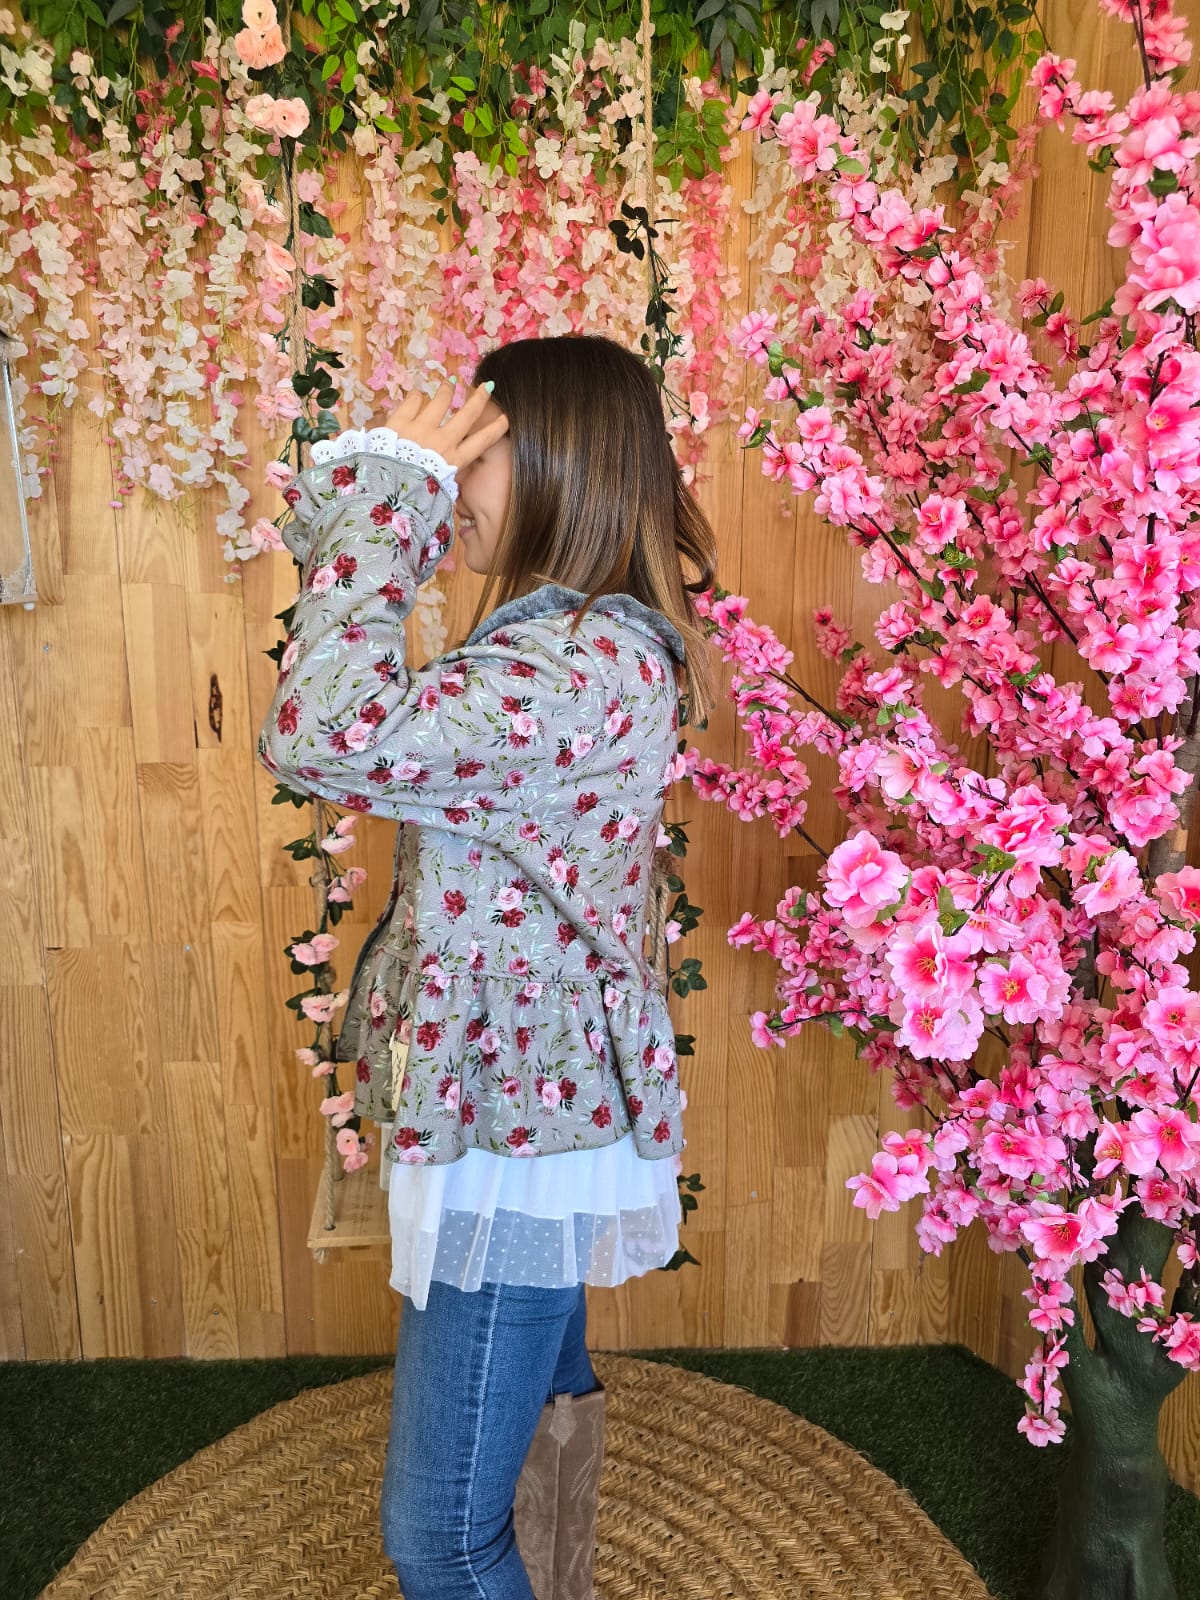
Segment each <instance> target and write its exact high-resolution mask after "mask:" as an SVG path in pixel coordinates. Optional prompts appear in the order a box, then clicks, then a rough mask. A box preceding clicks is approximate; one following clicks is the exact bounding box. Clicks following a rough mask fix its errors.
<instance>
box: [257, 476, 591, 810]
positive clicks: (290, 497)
mask: <svg viewBox="0 0 1200 1600" xmlns="http://www.w3.org/2000/svg"><path fill="white" fill-rule="evenodd" d="M456 492H457V486H456V485H455V484H454V483H453V474H452V472H450V473H448V475H447V478H446V481H441V480H439V478H438V477H437V476H434V475H432V474H430V473H428V472H427V471H426V470H425V469H424V468H423V467H422V466H421V465H418V464H416V463H410V462H405V461H402V460H396V459H392V458H390V457H388V456H385V455H377V454H370V453H367V452H360V453H356V454H353V455H351V456H349V457H348V458H344V459H341V460H336V461H328V462H323V463H319V464H316V465H314V466H311V467H309V468H307V469H306V470H305V471H304V472H302V473H300V474H299V476H298V477H296V478H295V479H293V480H292V482H291V483H290V484H289V485H288V486H287V488H286V489H285V490H284V498H285V499H286V500H287V501H288V503H289V504H290V505H291V506H292V508H293V511H294V512H295V521H294V522H290V523H288V524H287V526H286V527H285V528H284V529H283V530H282V538H283V541H284V543H285V544H286V545H287V547H288V549H289V550H291V551H292V553H293V554H294V555H295V556H296V557H297V559H298V560H300V562H301V563H302V572H301V588H300V594H299V596H298V598H297V601H296V605H295V610H294V613H293V617H292V622H291V627H290V629H289V631H288V635H287V640H286V643H285V648H284V651H283V654H282V656H281V658H280V671H279V679H278V683H277V686H276V689H275V695H274V698H273V700H272V702H271V707H270V710H269V711H268V713H267V717H266V720H265V722H264V724H263V727H262V730H261V732H260V734H259V738H258V746H257V756H258V759H259V761H260V762H261V763H262V765H263V766H264V767H265V768H266V769H267V771H268V772H270V773H272V774H273V775H274V776H275V777H277V778H278V779H280V780H281V781H282V782H284V783H286V784H287V785H288V787H289V788H293V789H296V790H298V791H300V792H302V793H308V794H314V795H320V796H322V797H323V798H325V799H327V800H329V801H331V802H332V803H333V804H335V805H338V806H344V807H346V808H348V809H351V810H357V811H366V812H370V813H372V814H373V815H376V816H382V817H390V818H394V819H395V820H397V821H402V822H414V823H417V824H419V825H423V826H432V827H437V828H449V829H451V830H453V831H455V832H463V833H467V834H471V835H476V836H481V837H486V836H488V835H489V834H495V833H496V831H497V830H498V829H499V828H500V827H501V826H502V825H503V824H504V823H507V822H509V821H511V820H512V819H513V818H514V817H527V816H528V815H529V812H530V807H531V805H532V803H533V802H532V800H531V797H530V793H531V790H535V789H536V790H537V791H538V795H539V803H540V804H542V805H545V804H553V791H554V790H556V789H561V787H562V786H563V784H564V783H565V782H567V781H569V774H568V773H566V772H564V771H563V764H562V763H556V761H555V756H556V754H557V753H558V749H559V744H558V742H557V740H556V736H557V735H559V734H561V733H562V732H563V730H564V728H565V729H566V730H567V731H568V733H569V732H570V731H572V730H573V729H574V728H575V727H577V726H578V725H579V719H580V717H582V716H584V715H585V713H584V711H583V710H582V709H581V706H582V703H583V701H584V700H585V698H586V699H587V703H588V704H589V705H590V704H591V698H594V697H595V690H594V689H592V688H591V687H590V685H589V681H588V679H587V678H586V677H585V676H584V675H583V674H580V673H579V672H577V671H573V670H572V666H571V663H570V661H569V660H568V659H566V658H565V657H563V656H562V655H560V654H559V653H558V652H557V651H555V650H554V649H553V648H552V647H549V646H547V645H546V644H544V643H542V642H539V641H538V640H537V639H536V638H533V639H530V637H529V636H528V634H527V633H525V634H522V633H520V632H518V631H514V630H507V631H506V632H505V633H503V634H500V633H498V634H497V635H496V636H495V640H496V642H493V643H488V642H487V641H479V642H478V643H476V644H475V645H472V646H466V645H464V646H462V647H460V648H458V649H456V650H452V651H449V652H448V653H447V654H445V655H442V656H438V657H437V658H436V659H435V660H433V661H431V662H430V663H429V664H428V665H427V666H425V667H422V668H420V669H419V670H415V671H414V670H413V669H412V668H410V667H408V666H407V665H406V659H405V658H406V655H407V640H406V636H405V628H404V619H405V618H406V617H407V616H408V615H409V613H410V612H411V611H412V610H413V607H414V605H415V604H416V593H417V589H418V587H419V586H420V585H421V584H422V583H425V582H426V581H427V580H428V579H429V578H431V577H432V576H433V573H434V571H435V570H436V568H437V565H438V562H439V561H440V560H441V559H442V557H443V556H444V555H445V554H446V552H447V550H449V549H450V546H451V543H452V539H453V534H452V530H451V523H450V517H451V511H452V505H453V500H452V496H453V495H454V494H455V493H456ZM589 697H591V698H589ZM567 742H569V740H568V741H567ZM566 764H567V766H569V765H570V761H568V762H567V763H566ZM548 775H549V780H550V781H549V785H548V784H547V777H548Z"/></svg>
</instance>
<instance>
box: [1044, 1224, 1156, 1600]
mask: <svg viewBox="0 0 1200 1600" xmlns="http://www.w3.org/2000/svg"><path fill="white" fill-rule="evenodd" d="M1172 1239H1173V1234H1172V1232H1171V1230H1170V1229H1168V1228H1165V1227H1163V1225H1162V1224H1161V1223H1158V1222H1152V1221H1150V1220H1148V1219H1147V1218H1146V1217H1144V1216H1142V1214H1141V1212H1140V1211H1139V1210H1138V1209H1137V1207H1136V1206H1130V1207H1129V1209H1128V1210H1127V1211H1125V1212H1124V1213H1122V1216H1121V1224H1120V1228H1119V1231H1118V1233H1117V1235H1116V1237H1115V1238H1114V1239H1113V1240H1112V1241H1111V1244H1110V1248H1109V1252H1108V1255H1107V1256H1106V1257H1104V1258H1103V1259H1101V1260H1100V1261H1094V1262H1089V1263H1088V1264H1087V1265H1086V1266H1085V1267H1084V1269H1083V1280H1084V1290H1085V1292H1086V1294H1087V1301H1088V1307H1089V1309H1090V1311H1091V1313H1092V1322H1093V1324H1094V1326H1095V1329H1096V1346H1095V1349H1089V1348H1088V1346H1087V1344H1086V1343H1085V1342H1084V1338H1083V1329H1082V1326H1081V1323H1080V1317H1081V1312H1082V1308H1077V1310H1076V1322H1075V1326H1074V1327H1073V1328H1071V1329H1069V1330H1068V1333H1067V1348H1068V1351H1069V1353H1070V1357H1071V1362H1070V1365H1069V1366H1068V1367H1066V1368H1065V1369H1064V1371H1063V1387H1064V1388H1065V1389H1066V1392H1067V1395H1068V1397H1069V1399H1070V1402H1071V1437H1070V1441H1069V1444H1068V1446H1067V1451H1068V1458H1067V1460H1066V1462H1065V1463H1064V1468H1063V1477H1062V1481H1061V1483H1060V1485H1059V1499H1058V1523H1057V1526H1056V1528H1055V1531H1054V1538H1053V1540H1052V1542H1051V1546H1050V1549H1049V1551H1048V1552H1047V1557H1048V1559H1047V1563H1046V1565H1047V1572H1048V1576H1046V1577H1045V1579H1044V1581H1043V1584H1042V1587H1041V1590H1040V1596H1041V1600H1176V1590H1175V1583H1174V1580H1173V1579H1172V1577H1171V1572H1170V1568H1169V1567H1168V1565H1167V1552H1166V1545H1165V1543H1164V1539H1163V1514H1164V1511H1165V1507H1166V1496H1167V1483H1168V1481H1169V1480H1168V1474H1167V1467H1166V1462H1165V1461H1164V1460H1163V1458H1162V1452H1161V1451H1160V1450H1159V1447H1158V1416H1159V1412H1160V1411H1161V1409H1162V1404H1163V1401H1164V1400H1165V1399H1166V1398H1167V1396H1168V1395H1169V1394H1170V1393H1171V1391H1172V1390H1173V1389H1175V1388H1177V1387H1178V1385H1179V1384H1180V1383H1182V1382H1183V1380H1184V1378H1185V1377H1186V1376H1187V1372H1186V1370H1185V1369H1184V1368H1183V1367H1181V1366H1179V1365H1178V1363H1176V1362H1174V1361H1172V1360H1170V1358H1169V1357H1168V1356H1166V1355H1165V1354H1164V1353H1163V1351H1162V1349H1161V1347H1160V1346H1158V1345H1156V1344H1154V1343H1153V1342H1152V1341H1151V1338H1150V1335H1149V1334H1145V1333H1139V1332H1138V1331H1137V1326H1136V1323H1135V1322H1134V1320H1133V1319H1131V1318H1129V1317H1124V1316H1122V1315H1121V1313H1120V1312H1119V1311H1114V1310H1113V1308H1112V1307H1111V1306H1110V1305H1109V1303H1108V1298H1107V1296H1106V1295H1105V1293H1104V1290H1103V1289H1102V1288H1101V1287H1100V1279H1101V1278H1102V1277H1103V1275H1104V1273H1105V1272H1107V1271H1108V1269H1109V1268H1110V1267H1115V1268H1116V1269H1117V1271H1119V1272H1120V1273H1121V1275H1122V1276H1123V1277H1124V1278H1125V1280H1126V1282H1128V1281H1130V1280H1131V1279H1136V1278H1137V1276H1138V1270H1139V1268H1141V1267H1145V1269H1146V1272H1147V1275H1148V1276H1150V1277H1153V1278H1161V1274H1162V1270H1163V1267H1164V1265H1165V1263H1166V1260H1167V1256H1168V1254H1169V1252H1170V1249H1171V1242H1172Z"/></svg>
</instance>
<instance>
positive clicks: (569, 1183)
mask: <svg viewBox="0 0 1200 1600" xmlns="http://www.w3.org/2000/svg"><path fill="white" fill-rule="evenodd" d="M382 1127H383V1131H384V1134H385V1136H386V1134H387V1133H388V1132H389V1127H388V1124H386V1123H385V1124H383V1125H382ZM680 1165H681V1163H680V1161H679V1158H678V1157H675V1158H674V1159H672V1158H667V1159H665V1160H663V1161H644V1160H642V1158H641V1157H640V1156H638V1154H637V1152H636V1149H635V1148H634V1144H633V1140H632V1138H631V1137H630V1136H629V1135H626V1136H625V1137H624V1138H623V1139H619V1140H617V1141H616V1142H615V1143H614V1144H612V1145H606V1146H604V1147H603V1148H602V1149H599V1150H577V1151H566V1152H560V1153H559V1154H556V1155H549V1156H538V1157H536V1158H531V1159H526V1160H522V1159H520V1158H518V1157H512V1156H498V1155H493V1154H492V1153H491V1152H490V1151H487V1150H479V1149H471V1150H468V1151H467V1153H466V1155H464V1156H463V1157H462V1158H461V1159H460V1160H458V1161H453V1162H449V1163H445V1164H440V1165H435V1166H431V1167H407V1166H402V1165H398V1164H396V1163H393V1162H389V1161H384V1162H383V1163H382V1164H381V1168H382V1169H386V1170H381V1178H380V1181H381V1183H382V1184H384V1185H385V1186H386V1187H387V1188H388V1190H389V1193H388V1214H389V1221H390V1226H391V1236H392V1273H391V1279H390V1282H391V1287H392V1288H393V1289H395V1290H396V1292H397V1293H399V1294H404V1295H408V1296H409V1297H410V1298H411V1299H412V1301H413V1304H414V1305H415V1306H416V1307H417V1309H418V1310H423V1309H424V1307H425V1304H426V1301H427V1298H428V1293H429V1284H430V1282H431V1281H432V1280H433V1279H435V1278H436V1279H438V1280H439V1281H440V1282H443V1283H451V1284H454V1285H455V1287H457V1288H460V1289H466V1290H475V1289H478V1288H479V1287H480V1285H481V1284H483V1283H485V1282H486V1283H521V1284H534V1285H537V1286H538V1287H541V1288H569V1287H572V1286H573V1285H575V1284H578V1283H589V1284H593V1285H596V1286H597V1287H603V1288H614V1287H615V1286H616V1285H617V1284H619V1283H624V1282H625V1281H626V1279H628V1278H633V1277H639V1276H641V1275H642V1274H643V1273H646V1272H652V1271H654V1270H655V1269H656V1268H658V1267H664V1266H666V1264H667V1262H668V1261H670V1259H671V1257H672V1256H673V1255H674V1254H675V1252H676V1250H677V1249H678V1248H679V1226H680V1221H681V1216H682V1213H681V1209H680V1204H679V1188H678V1184H677V1183H676V1173H677V1171H678V1170H679V1168H680Z"/></svg>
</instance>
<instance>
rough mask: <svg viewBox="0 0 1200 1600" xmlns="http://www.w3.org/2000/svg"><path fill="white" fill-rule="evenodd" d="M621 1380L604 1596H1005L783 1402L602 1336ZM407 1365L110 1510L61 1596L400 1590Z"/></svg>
mask: <svg viewBox="0 0 1200 1600" xmlns="http://www.w3.org/2000/svg"><path fill="white" fill-rule="evenodd" d="M592 1363H593V1365H594V1367H595V1370H596V1373H597V1376H598V1377H599V1379H600V1381H601V1383H603V1384H604V1386H605V1389H606V1390H607V1401H606V1437H605V1460H604V1471H603V1476H602V1479H601V1485H600V1492H601V1506H600V1522H599V1529H598V1533H597V1545H596V1564H595V1580H596V1597H597V1600H990V1597H989V1595H988V1592H987V1590H986V1588H985V1587H984V1586H983V1584H982V1583H981V1581H980V1579H979V1576H978V1574H977V1573H976V1572H975V1570H974V1569H973V1568H972V1567H971V1566H970V1565H969V1564H968V1563H967V1561H966V1560H965V1559H964V1558H963V1557H962V1556H961V1555H960V1554H959V1552H958V1551H957V1550H956V1549H955V1548H954V1546H953V1545H951V1544H950V1543H949V1542H948V1541H947V1540H946V1539H945V1538H944V1537H943V1536H942V1534H941V1533H940V1532H939V1531H938V1529H937V1528H935V1527H934V1525H933V1523H932V1522H930V1520H929V1518H928V1517H926V1516H925V1514H924V1512H923V1511H921V1509H920V1508H919V1507H918V1506H917V1504H916V1503H915V1501H913V1500H912V1499H911V1497H910V1496H909V1495H908V1494H907V1493H906V1492H905V1491H904V1490H903V1489H901V1488H900V1487H899V1486H898V1485H897V1484H895V1483H893V1482H892V1480H891V1479H890V1478H888V1477H886V1476H885V1475H884V1474H883V1473H882V1472H880V1471H878V1470H877V1468H875V1467H873V1466H871V1464H870V1463H869V1462H868V1461H866V1460H865V1459H864V1458H863V1457H862V1456H860V1455H858V1454H857V1453H856V1452H855V1451H853V1450H851V1449H849V1448H848V1446H846V1445H844V1444H842V1443H840V1442H839V1441H838V1440H837V1439H834V1438H832V1437H831V1436H830V1435H829V1434H827V1433H825V1432H823V1431H822V1430H821V1429H820V1428H817V1427H814V1426H813V1425H812V1424H811V1423H809V1422H805V1421H804V1419H803V1418H801V1417H796V1416H793V1415H792V1413H791V1412H790V1411H788V1410H786V1409H785V1408H784V1407H783V1406H778V1405H775V1404H773V1403H772V1402H771V1401H768V1400H760V1399H759V1398H758V1397H757V1396H756V1395H753V1394H750V1393H749V1392H748V1391H746V1390H744V1389H739V1388H735V1387H733V1386H732V1385H729V1384H724V1383H717V1382H714V1381H713V1380H712V1379H711V1378H705V1377H702V1376H700V1375H699V1374H698V1373H693V1372H686V1371H684V1370H682V1369H681V1368H678V1367H672V1366H668V1365H665V1364H663V1363H661V1362H656V1361H638V1360H634V1359H632V1358H631V1357H628V1356H617V1355H601V1354H593V1356H592ZM391 1388H392V1370H391V1368H390V1367H382V1368H380V1370H379V1371H378V1372H371V1373H367V1374H366V1375H365V1376H363V1377H360V1378H353V1379H351V1380H349V1381H348V1382H345V1383H338V1384H331V1385H328V1386H327V1387H324V1388H319V1389H310V1390H306V1391H305V1392H304V1393H303V1394H301V1395H298V1396H297V1397H296V1398H295V1399H294V1400H288V1401H285V1402H284V1403H283V1404H281V1405H277V1406H273V1407H272V1408H271V1409H270V1410H269V1411H265V1412H263V1413H262V1414H261V1415H260V1416H257V1417H255V1418H254V1419H253V1420H252V1421H250V1422H248V1423H246V1424H245V1425H244V1426H243V1427H241V1428H237V1429H235V1430H234V1432H233V1433H230V1434H227V1435H226V1436H225V1437H224V1438H223V1439H219V1440H218V1441H217V1442H216V1444H213V1445H209V1446H208V1447H207V1448H206V1449H204V1450H200V1451H198V1452H197V1454H196V1455H194V1456H192V1457H191V1459H190V1460H188V1461H185V1462H184V1463H183V1465H182V1466H180V1467H177V1468H176V1469H175V1470H174V1471H173V1472H169V1473H168V1474H167V1475H166V1477H164V1478H160V1479H159V1481H158V1482H157V1483H153V1484H151V1485H150V1487H149V1488H147V1489H145V1490H143V1491H142V1492H141V1493H140V1494H138V1495H135V1497H134V1498H133V1499H132V1500H130V1501H128V1502H127V1503H126V1504H125V1505H123V1506H122V1507H121V1508H120V1509H119V1510H118V1511H116V1512H115V1513H114V1514H113V1515H112V1516H111V1517H110V1518H109V1519H108V1521H107V1522H105V1523H104V1524H103V1525H102V1526H101V1527H99V1528H97V1529H96V1531H95V1532H94V1533H93V1534H92V1535H91V1537H90V1538H89V1539H88V1540H87V1541H86V1542H85V1543H84V1544H83V1545H82V1546H81V1547H80V1549H79V1550H78V1551H77V1552H76V1553H75V1555H74V1556H73V1557H72V1558H71V1560H70V1562H69V1563H68V1564H67V1565H66V1566H65V1567H64V1568H63V1569H62V1571H61V1572H60V1573H59V1574H58V1575H57V1576H56V1577H55V1578H54V1580H53V1581H52V1582H51V1583H50V1585H49V1586H48V1587H47V1588H46V1589H44V1590H43V1591H42V1595H43V1597H45V1600H118V1597H119V1600H164V1597H166V1596H170V1600H234V1597H236V1600H284V1597H288V1600H291V1597H294V1596H303V1597H304V1600H383V1597H385V1596H386V1597H391V1600H395V1597H396V1596H398V1595H399V1593H400V1590H399V1586H398V1585H397V1583H396V1577H395V1572H394V1569H393V1568H392V1566H391V1563H390V1562H389V1561H388V1559H387V1557H386V1555H385V1554H384V1551H383V1546H382V1542H381V1538H380V1531H379V1494H380V1487H381V1484H382V1481H383V1463H384V1456H385V1452H386V1447H387V1433H388V1421H389V1415H390V1402H391Z"/></svg>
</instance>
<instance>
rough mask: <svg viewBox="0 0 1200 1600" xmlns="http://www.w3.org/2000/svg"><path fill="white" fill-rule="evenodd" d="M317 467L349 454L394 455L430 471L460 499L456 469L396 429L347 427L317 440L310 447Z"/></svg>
mask: <svg viewBox="0 0 1200 1600" xmlns="http://www.w3.org/2000/svg"><path fill="white" fill-rule="evenodd" d="M311 452H312V462H313V465H314V466H319V465H321V463H322V462H325V461H341V460H343V459H344V458H345V457H346V456H353V455H361V454H364V453H365V454H367V455H375V456H392V457H394V458H395V459H396V460H397V461H407V462H410V463H411V464H412V465H413V466H415V467H419V468H420V470H421V471H422V472H425V473H431V474H432V475H433V476H434V477H435V478H436V479H437V480H438V482H439V483H440V484H441V486H442V488H443V489H444V490H445V491H446V493H447V494H448V495H449V496H450V498H451V500H457V499H458V479H457V477H456V476H455V471H456V469H455V468H454V467H452V466H451V465H450V463H449V462H448V461H447V460H445V458H444V457H442V456H440V455H439V454H438V453H437V451H436V450H423V449H422V448H421V446H420V445H417V444H414V443H413V441H412V440H411V439H402V438H401V437H400V435H399V434H398V433H397V432H396V430H395V429H394V428H371V429H370V430H368V431H366V432H364V431H363V430H362V429H361V428H347V429H345V430H344V431H343V432H342V433H339V434H336V435H335V436H334V438H332V439H318V440H317V442H316V444H314V445H313V446H312V447H311Z"/></svg>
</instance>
